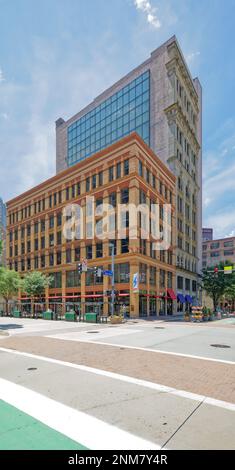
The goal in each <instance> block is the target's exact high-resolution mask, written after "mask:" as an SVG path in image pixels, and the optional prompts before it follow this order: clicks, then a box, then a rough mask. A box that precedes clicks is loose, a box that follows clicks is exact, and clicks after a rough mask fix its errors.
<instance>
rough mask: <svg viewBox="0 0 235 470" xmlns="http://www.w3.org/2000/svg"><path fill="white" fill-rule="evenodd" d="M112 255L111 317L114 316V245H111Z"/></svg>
mask: <svg viewBox="0 0 235 470" xmlns="http://www.w3.org/2000/svg"><path fill="white" fill-rule="evenodd" d="M109 246H110V248H111V250H112V251H111V254H112V268H111V269H112V294H111V315H112V316H113V315H114V296H115V294H114V243H110V244H109Z"/></svg>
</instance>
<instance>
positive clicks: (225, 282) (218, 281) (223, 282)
mask: <svg viewBox="0 0 235 470" xmlns="http://www.w3.org/2000/svg"><path fill="white" fill-rule="evenodd" d="M228 265H230V263H229V262H226V263H219V264H218V265H216V266H213V267H210V268H209V269H207V270H205V271H204V272H203V276H202V285H203V289H204V290H205V291H206V293H207V294H208V295H209V297H211V298H212V300H213V304H214V310H216V308H217V307H218V304H219V300H220V298H221V297H222V296H223V295H224V294H225V292H226V291H227V289H229V288H230V287H231V286H232V285H233V284H235V275H234V273H233V274H224V272H223V269H224V266H228ZM214 268H218V270H219V272H218V273H215V272H214ZM220 270H221V272H220Z"/></svg>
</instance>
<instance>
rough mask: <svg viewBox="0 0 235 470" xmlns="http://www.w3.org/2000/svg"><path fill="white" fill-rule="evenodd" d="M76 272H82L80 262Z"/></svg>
mask: <svg viewBox="0 0 235 470" xmlns="http://www.w3.org/2000/svg"><path fill="white" fill-rule="evenodd" d="M78 273H79V274H82V263H79V264H78Z"/></svg>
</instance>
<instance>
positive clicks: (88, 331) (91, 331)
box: [87, 331, 99, 334]
mask: <svg viewBox="0 0 235 470" xmlns="http://www.w3.org/2000/svg"><path fill="white" fill-rule="evenodd" d="M87 333H88V334H90V333H99V331H87Z"/></svg>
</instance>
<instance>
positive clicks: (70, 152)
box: [67, 71, 150, 166]
mask: <svg viewBox="0 0 235 470" xmlns="http://www.w3.org/2000/svg"><path fill="white" fill-rule="evenodd" d="M133 131H136V132H138V134H139V135H140V136H141V137H142V138H143V139H144V140H145V142H146V143H147V144H148V145H149V142H150V73H149V71H147V72H145V73H143V74H142V75H140V76H139V77H138V78H136V79H135V80H133V81H132V82H131V83H129V84H128V85H126V86H125V87H124V88H122V89H121V90H120V91H118V92H117V93H114V95H112V96H111V97H110V98H108V99H107V100H105V101H103V102H102V103H101V104H100V105H99V106H97V107H96V108H95V109H93V110H92V111H90V112H89V113H87V114H85V115H84V116H82V117H81V118H80V119H78V121H76V122H74V123H73V124H71V125H70V126H69V127H68V133H67V137H68V139H67V140H68V144H67V145H68V149H67V158H68V166H72V165H74V164H75V163H77V162H79V161H80V160H83V159H84V158H87V157H89V156H90V155H92V154H93V153H94V152H97V151H99V150H102V149H103V148H105V147H107V146H108V145H110V144H112V143H114V142H116V141H117V140H119V139H121V138H122V137H124V136H125V135H128V134H129V133H130V132H133Z"/></svg>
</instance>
